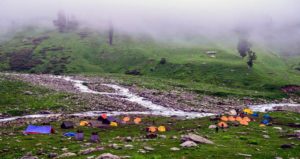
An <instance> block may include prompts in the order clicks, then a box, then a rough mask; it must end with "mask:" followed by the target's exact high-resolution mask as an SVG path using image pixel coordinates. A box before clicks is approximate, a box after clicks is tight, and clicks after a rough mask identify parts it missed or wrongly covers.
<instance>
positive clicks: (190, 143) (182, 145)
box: [180, 141, 197, 147]
mask: <svg viewBox="0 0 300 159" xmlns="http://www.w3.org/2000/svg"><path fill="white" fill-rule="evenodd" d="M180 146H181V147H196V146H197V144H196V143H195V142H193V141H185V142H184V143H182V144H180Z"/></svg>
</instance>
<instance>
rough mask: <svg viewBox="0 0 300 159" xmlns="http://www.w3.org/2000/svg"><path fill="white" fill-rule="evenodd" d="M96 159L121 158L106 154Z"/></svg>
mask: <svg viewBox="0 0 300 159" xmlns="http://www.w3.org/2000/svg"><path fill="white" fill-rule="evenodd" d="M96 159H121V158H120V157H119V156H117V155H113V154H111V153H104V154H102V155H100V156H98V157H96Z"/></svg>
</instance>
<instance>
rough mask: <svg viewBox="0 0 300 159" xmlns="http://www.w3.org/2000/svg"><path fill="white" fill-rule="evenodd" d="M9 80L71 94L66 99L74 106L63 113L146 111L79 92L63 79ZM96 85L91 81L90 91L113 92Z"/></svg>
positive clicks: (20, 77)
mask: <svg viewBox="0 0 300 159" xmlns="http://www.w3.org/2000/svg"><path fill="white" fill-rule="evenodd" d="M10 78H14V79H18V80H22V81H26V82H29V83H31V84H34V85H40V86H45V87H47V88H50V89H52V90H55V91H61V92H67V93H69V94H71V95H70V96H68V98H71V99H72V100H73V101H75V106H74V107H73V108H70V109H69V110H64V112H65V111H69V112H78V111H144V110H146V109H144V108H143V107H142V106H140V105H138V104H136V103H133V102H129V101H127V100H124V99H122V98H120V97H115V96H107V95H98V94H90V93H82V92H79V91H78V89H76V88H75V87H74V86H73V83H72V82H69V81H66V80H64V79H59V78H53V77H52V76H50V75H25V74H19V75H14V76H10ZM75 79H82V80H86V79H85V78H82V77H75ZM87 81H89V80H87ZM97 82H98V83H106V82H107V81H104V80H103V79H101V78H97ZM98 83H95V80H94V81H91V84H90V83H89V84H88V85H89V87H90V88H91V89H95V90H99V91H101V92H109V93H113V92H114V90H113V89H111V88H109V87H107V86H102V85H99V84H98ZM65 113H66V112H65Z"/></svg>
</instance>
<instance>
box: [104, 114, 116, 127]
mask: <svg viewBox="0 0 300 159" xmlns="http://www.w3.org/2000/svg"><path fill="white" fill-rule="evenodd" d="M111 122H117V119H116V118H115V117H113V116H109V117H107V118H106V119H104V120H102V124H108V125H109V124H110V123H111Z"/></svg>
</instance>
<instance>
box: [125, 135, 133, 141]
mask: <svg viewBox="0 0 300 159" xmlns="http://www.w3.org/2000/svg"><path fill="white" fill-rule="evenodd" d="M125 141H126V142H132V141H133V140H132V138H131V137H130V136H128V137H126V138H125Z"/></svg>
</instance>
